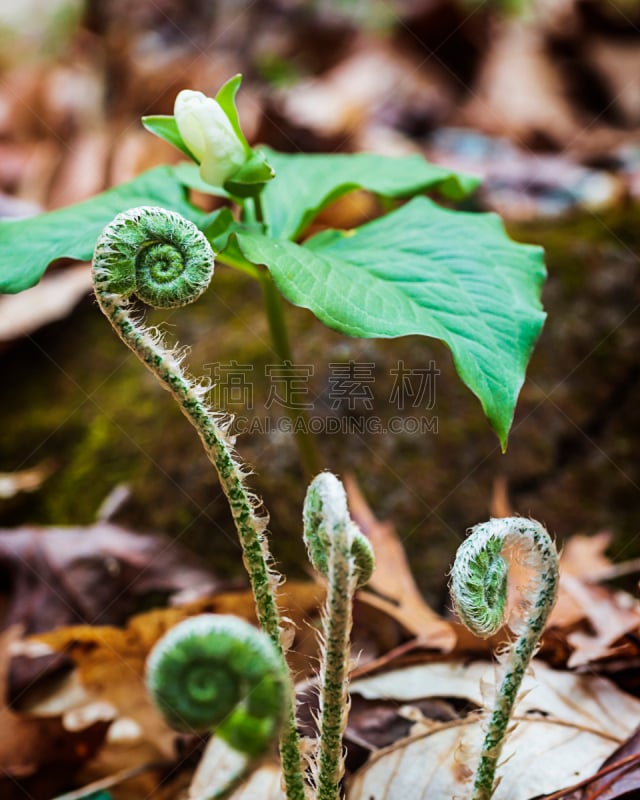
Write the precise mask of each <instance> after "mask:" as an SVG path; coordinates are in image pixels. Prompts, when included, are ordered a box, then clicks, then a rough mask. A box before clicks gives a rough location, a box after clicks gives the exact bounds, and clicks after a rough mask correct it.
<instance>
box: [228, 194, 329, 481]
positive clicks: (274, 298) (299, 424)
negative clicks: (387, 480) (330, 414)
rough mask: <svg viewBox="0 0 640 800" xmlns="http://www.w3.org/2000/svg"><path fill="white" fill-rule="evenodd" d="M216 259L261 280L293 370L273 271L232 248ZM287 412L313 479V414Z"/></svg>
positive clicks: (275, 337) (276, 341) (284, 360)
mask: <svg viewBox="0 0 640 800" xmlns="http://www.w3.org/2000/svg"><path fill="white" fill-rule="evenodd" d="M256 213H257V209H256ZM216 258H217V260H218V261H219V262H220V263H222V264H226V265H227V266H229V267H233V268H234V269H237V270H240V271H242V272H244V273H246V274H247V275H251V277H252V278H255V279H256V280H258V281H260V285H261V287H262V293H263V297H264V304H265V309H266V312H267V320H268V323H269V333H270V334H271V341H272V343H273V347H274V350H275V351H276V354H277V355H278V358H279V359H280V362H281V364H282V366H283V367H284V368H285V369H287V368H288V369H292V368H293V363H294V362H293V353H292V350H291V344H290V342H289V334H288V331H287V324H286V321H285V316H284V310H283V307H282V299H281V297H280V294H279V292H278V290H277V289H276V287H275V284H274V282H273V278H272V277H271V273H270V272H269V271H268V270H267V269H260V268H259V267H256V266H255V264H251V262H249V261H246V260H245V259H244V258H242V257H240V255H239V254H238V255H235V254H233V253H230V252H229V251H228V250H226V251H224V252H222V253H219V254H218V255H217V256H216ZM285 412H286V414H287V416H288V418H289V419H290V420H291V423H292V425H293V431H294V438H295V443H296V447H297V449H298V455H299V457H300V461H301V462H302V467H303V469H304V471H305V473H306V474H307V477H309V478H310V477H311V476H312V475H315V474H317V473H318V472H320V469H321V467H320V463H321V458H320V452H319V450H318V446H317V444H316V440H315V437H314V436H313V434H312V433H311V432H310V430H309V417H308V415H307V413H306V411H305V410H304V409H294V408H290V407H289V406H287V407H286V408H285Z"/></svg>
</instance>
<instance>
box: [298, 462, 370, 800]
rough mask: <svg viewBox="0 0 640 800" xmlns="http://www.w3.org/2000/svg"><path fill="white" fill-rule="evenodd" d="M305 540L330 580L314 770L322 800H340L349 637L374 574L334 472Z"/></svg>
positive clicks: (320, 479) (320, 493)
mask: <svg viewBox="0 0 640 800" xmlns="http://www.w3.org/2000/svg"><path fill="white" fill-rule="evenodd" d="M304 540H305V544H306V546H307V550H308V553H309V560H310V561H311V563H312V564H313V566H314V567H315V569H316V570H318V572H320V574H321V575H323V576H324V577H325V578H326V579H327V604H326V608H325V613H324V618H323V636H324V650H323V653H322V660H321V668H320V687H321V688H320V742H319V746H318V753H317V755H316V758H315V762H316V763H314V764H313V768H314V783H315V786H316V790H317V800H337V798H339V796H340V780H341V779H342V775H343V773H344V759H343V754H342V736H343V733H344V729H345V726H346V722H347V713H348V710H349V702H348V696H347V678H348V671H349V636H350V633H351V625H352V610H351V605H352V600H353V594H354V592H355V590H356V588H357V587H358V586H363V585H364V584H365V583H367V582H368V581H369V579H370V578H371V574H372V573H373V568H374V557H373V550H372V549H371V545H370V544H369V540H368V539H367V538H366V537H365V536H364V535H363V534H362V533H361V532H360V530H359V529H358V527H357V525H356V524H355V523H354V522H353V521H352V520H351V518H350V517H349V511H348V509H347V498H346V495H345V491H344V488H343V486H342V484H341V483H340V481H339V480H338V478H336V477H335V475H332V474H331V473H330V472H323V473H321V474H320V475H317V476H316V477H315V478H314V480H313V481H312V482H311V485H310V486H309V489H308V491H307V496H306V498H305V503H304Z"/></svg>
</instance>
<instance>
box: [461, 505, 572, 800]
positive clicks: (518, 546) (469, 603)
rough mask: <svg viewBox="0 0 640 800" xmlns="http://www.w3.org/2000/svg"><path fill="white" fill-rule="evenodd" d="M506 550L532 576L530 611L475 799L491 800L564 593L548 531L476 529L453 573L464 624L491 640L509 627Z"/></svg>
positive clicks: (526, 523)
mask: <svg viewBox="0 0 640 800" xmlns="http://www.w3.org/2000/svg"><path fill="white" fill-rule="evenodd" d="M505 547H509V548H512V549H513V551H514V552H517V554H518V556H520V554H522V556H521V557H520V558H519V560H520V563H522V565H523V566H524V567H525V568H526V569H527V571H528V572H530V573H531V576H532V577H531V578H530V581H529V583H528V584H527V586H525V587H522V592H523V601H524V608H523V611H522V612H521V613H519V614H518V615H517V617H516V619H515V621H513V622H511V621H509V624H510V627H511V629H512V630H513V632H514V634H515V636H516V638H515V641H514V642H512V644H511V645H510V647H509V651H508V653H507V654H506V658H505V666H504V670H505V671H504V675H503V677H502V681H501V684H500V687H499V689H498V692H497V695H496V701H495V707H494V709H493V711H492V713H491V716H490V717H489V720H488V723H487V726H486V730H485V736H484V741H483V743H482V753H481V756H480V763H479V765H478V768H477V771H476V774H475V779H474V787H473V800H489V798H491V796H492V795H493V792H494V789H495V773H496V766H497V763H498V759H499V758H500V753H501V751H502V745H503V743H504V738H505V735H506V732H507V727H508V724H509V719H510V717H511V713H512V711H513V706H514V703H515V701H516V697H517V695H518V691H519V689H520V685H521V683H522V679H523V677H524V674H525V671H526V669H527V667H528V665H529V662H530V661H531V658H532V656H533V654H534V651H535V649H536V647H537V645H538V641H539V639H540V637H541V635H542V631H543V629H544V626H545V624H546V621H547V619H548V617H549V614H550V613H551V609H552V608H553V606H554V603H555V601H556V596H557V592H558V554H557V552H556V547H555V545H554V543H553V541H552V540H551V537H550V536H549V534H548V533H547V531H546V530H545V528H544V527H543V526H542V525H541V524H540V523H539V522H536V521H535V520H531V519H524V518H522V517H506V518H502V519H492V520H491V521H490V522H486V523H484V524H482V525H476V526H475V527H474V528H472V529H471V532H470V534H469V536H468V537H467V538H466V539H465V541H464V542H463V543H462V544H461V545H460V547H459V548H458V552H457V554H456V558H455V563H454V565H453V568H452V570H451V597H452V599H453V603H454V606H455V609H456V611H457V613H458V616H459V617H460V619H461V621H462V622H463V623H464V624H465V625H466V626H467V628H469V630H471V631H472V632H473V633H475V634H476V635H477V636H482V637H488V636H491V635H493V634H494V633H496V632H497V631H498V630H499V629H500V628H501V627H502V626H503V625H504V624H506V623H507V621H508V620H507V619H506V606H507V582H508V565H507V563H506V561H505V558H504V557H503V555H502V553H503V551H504V548H505Z"/></svg>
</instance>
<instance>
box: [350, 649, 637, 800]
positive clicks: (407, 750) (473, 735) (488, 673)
mask: <svg viewBox="0 0 640 800" xmlns="http://www.w3.org/2000/svg"><path fill="white" fill-rule="evenodd" d="M494 672H495V670H494V667H492V666H488V665H486V664H480V663H475V664H471V665H469V666H465V665H462V664H460V663H455V662H451V663H440V664H425V665H420V666H415V667H409V668H407V669H402V670H396V671H394V672H390V673H387V674H383V675H379V676H375V677H373V678H367V679H364V680H360V681H355V682H354V683H353V684H352V686H351V691H352V693H358V694H361V695H363V696H366V697H369V698H386V699H395V700H396V701H397V702H405V703H410V702H411V701H412V700H416V699H417V698H419V697H434V696H440V697H456V698H464V699H466V700H468V701H471V702H473V703H474V704H476V705H484V703H483V700H486V698H483V696H482V695H483V691H482V689H481V688H480V687H481V686H483V685H484V686H489V685H491V686H493V685H494V684H495V674H494ZM516 718H517V725H516V727H515V731H514V733H513V734H512V735H511V736H510V738H509V739H508V740H507V744H506V746H505V751H504V757H503V760H502V767H501V768H500V774H501V775H502V780H501V782H500V784H499V787H498V789H497V791H496V794H495V800H528V798H530V797H533V796H536V795H539V794H541V793H549V792H552V791H555V790H557V789H558V788H561V787H562V786H567V785H570V784H573V783H575V782H576V780H579V779H580V778H584V777H587V776H589V775H591V774H593V772H594V771H595V770H596V769H597V767H598V765H599V764H600V763H602V761H603V760H604V759H605V758H607V757H608V756H609V755H610V754H611V753H612V752H613V751H614V750H615V748H616V747H617V746H618V745H619V744H620V743H621V742H623V741H625V740H626V739H627V738H628V737H629V736H630V735H631V733H632V732H633V730H634V729H635V727H636V726H637V724H638V722H639V721H640V701H638V700H636V699H635V698H633V697H630V696H628V695H626V694H624V693H623V692H621V691H619V690H618V689H617V688H616V687H615V686H613V684H611V683H610V682H608V681H606V680H605V679H603V678H599V677H593V676H587V675H574V674H571V673H563V672H557V671H554V670H551V669H549V668H548V667H546V666H544V665H543V664H537V665H536V667H535V679H534V678H533V677H532V676H530V675H529V676H527V677H526V678H525V681H524V684H523V692H522V694H521V696H520V699H519V701H518V704H517V707H516ZM425 727H427V731H426V732H425V731H424V728H425ZM482 735H483V734H482V726H481V723H480V721H479V719H478V718H471V719H469V718H467V719H463V720H460V721H457V722H451V723H446V724H438V723H433V722H427V725H426V726H424V725H423V726H422V731H421V732H420V733H419V734H416V735H414V736H413V737H410V738H408V739H405V740H403V741H400V742H397V743H396V744H395V745H393V746H391V747H389V748H387V749H385V750H382V751H380V752H379V753H378V754H376V755H375V756H374V757H373V758H372V759H371V760H370V761H369V762H368V763H367V764H366V765H365V766H364V767H363V768H362V769H361V770H360V771H359V772H358V773H357V774H356V775H355V777H354V779H353V781H352V783H351V787H350V791H349V795H348V797H349V800H419V798H423V797H426V796H428V797H429V800H451V798H452V797H457V796H465V794H468V792H469V785H468V783H467V781H468V779H469V777H470V769H469V767H473V764H474V762H475V761H476V759H477V757H478V754H479V752H480V745H481V740H482ZM542 761H544V765H545V769H544V775H543V774H542V771H541V769H540V763H542Z"/></svg>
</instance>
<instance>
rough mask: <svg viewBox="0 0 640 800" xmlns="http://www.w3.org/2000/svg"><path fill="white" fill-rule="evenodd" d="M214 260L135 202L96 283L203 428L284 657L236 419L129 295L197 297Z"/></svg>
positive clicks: (291, 793)
mask: <svg viewBox="0 0 640 800" xmlns="http://www.w3.org/2000/svg"><path fill="white" fill-rule="evenodd" d="M213 262H214V255H213V251H212V249H211V246H210V245H209V242H208V241H207V239H206V238H205V236H204V235H203V234H202V233H201V232H200V231H199V230H198V229H197V228H196V226H195V225H193V224H192V223H191V222H189V221H188V220H186V219H183V218H182V217H181V216H180V215H178V214H176V213H174V212H172V211H166V210H165V209H161V208H153V207H141V208H134V209H131V210H129V211H125V212H123V213H122V214H118V216H117V217H116V218H115V219H114V220H113V221H112V222H111V223H110V224H109V225H107V227H106V228H105V229H104V231H103V232H102V234H101V235H100V237H99V238H98V242H97V244H96V248H95V253H94V258H93V277H94V289H95V294H96V298H97V300H98V304H99V306H100V308H101V310H102V311H103V312H104V314H105V315H106V316H107V318H108V319H109V321H110V322H111V324H112V326H113V328H114V330H115V331H116V332H117V334H118V335H119V336H120V338H121V339H122V340H123V341H124V343H125V344H126V345H127V347H129V348H130V349H131V350H132V351H133V352H134V353H135V354H136V355H137V356H138V358H139V359H140V360H141V361H142V362H143V363H144V364H145V366H146V367H147V368H148V369H150V370H151V372H153V374H154V375H155V376H156V378H157V379H158V380H159V381H160V383H161V384H162V385H163V386H164V388H165V389H167V390H168V391H169V392H170V393H171V394H172V395H173V397H174V399H175V400H176V401H177V403H178V405H179V406H180V408H181V410H182V412H183V413H184V414H185V416H186V417H187V418H188V419H189V421H190V422H191V424H192V425H193V426H194V427H195V428H196V430H197V431H198V434H199V436H200V439H201V440H202V443H203V445H204V448H205V451H206V453H207V455H208V457H209V459H210V461H211V462H212V463H213V465H214V467H215V468H216V471H217V473H218V476H219V479H220V483H221V485H222V488H223V491H224V493H225V495H226V497H227V499H228V501H229V505H230V507H231V513H232V515H233V519H234V522H235V525H236V529H237V531H238V536H239V539H240V544H241V546H242V551H243V559H244V563H245V566H246V568H247V572H248V573H249V580H250V582H251V588H252V590H253V594H254V597H255V602H256V611H257V615H258V621H259V623H260V627H261V628H262V630H264V631H265V632H266V633H267V634H268V635H269V636H270V637H271V640H272V641H273V643H274V645H275V646H276V647H277V648H278V650H279V652H280V655H281V658H282V659H283V662H284V648H283V645H282V643H281V640H280V615H279V612H278V608H277V605H276V600H275V587H276V586H277V585H278V576H277V575H276V573H275V572H274V571H273V570H272V569H271V567H270V555H269V552H268V548H267V541H266V534H265V530H266V524H267V519H266V517H265V516H262V515H260V514H259V513H258V512H257V510H256V506H257V501H256V500H255V498H254V497H253V495H251V493H250V492H249V491H248V490H247V488H246V486H245V484H244V475H243V472H242V468H241V467H240V465H239V464H238V462H237V460H236V457H235V454H234V451H233V447H232V445H231V443H230V441H229V439H228V437H227V433H226V432H227V430H228V427H229V424H230V419H229V418H228V417H226V416H225V415H223V414H220V413H218V412H214V411H213V410H212V409H211V408H210V407H209V406H208V404H207V403H206V401H205V399H204V396H205V394H206V393H207V391H208V389H209V386H207V385H203V384H200V383H197V382H196V381H195V380H194V379H193V378H191V377H190V376H189V375H188V374H187V373H186V372H185V370H184V369H183V367H182V366H181V363H180V362H181V355H180V353H178V352H177V351H175V350H173V349H169V348H167V347H166V346H165V344H164V341H163V337H162V335H161V334H160V333H158V332H157V331H153V330H149V329H148V328H147V327H145V325H144V323H143V322H141V321H140V320H139V319H138V318H136V317H135V316H134V315H132V313H131V306H130V303H129V300H128V298H129V297H131V295H134V294H135V295H137V296H139V297H140V298H141V299H142V300H144V301H146V302H149V303H150V304H152V305H157V306H159V307H161V308H171V307H176V306H180V305H186V304H187V303H190V302H193V301H194V300H196V299H197V298H198V297H199V296H200V295H201V294H202V292H203V291H204V290H205V289H206V286H207V285H208V282H209V280H210V278H211V276H212V274H213ZM288 685H289V691H288V692H287V699H286V703H287V712H286V719H285V724H284V727H283V733H282V738H281V745H280V751H281V756H282V766H283V773H284V776H285V783H286V786H287V797H288V800H303V799H304V796H305V793H304V777H303V768H302V758H301V753H300V746H299V740H298V734H297V731H296V722H295V700H294V694H293V686H292V684H291V681H289V684H288Z"/></svg>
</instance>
